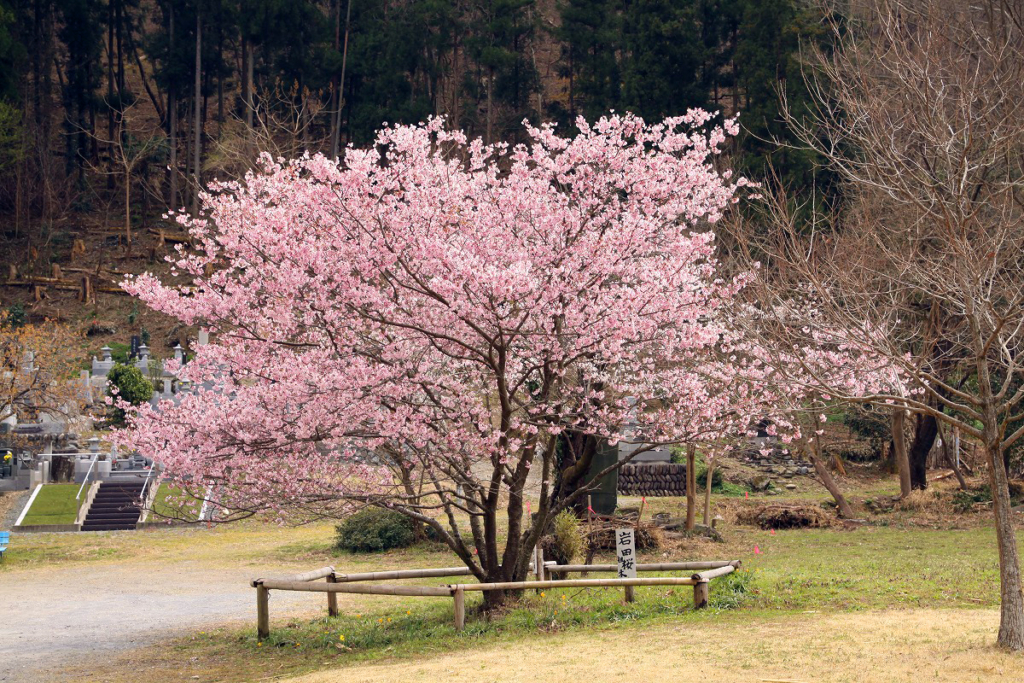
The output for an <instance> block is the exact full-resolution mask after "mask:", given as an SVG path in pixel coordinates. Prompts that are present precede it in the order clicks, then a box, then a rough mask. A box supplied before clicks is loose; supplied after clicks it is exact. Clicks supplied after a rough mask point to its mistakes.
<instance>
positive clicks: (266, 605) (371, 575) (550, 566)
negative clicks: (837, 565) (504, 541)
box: [251, 551, 740, 640]
mask: <svg viewBox="0 0 1024 683" xmlns="http://www.w3.org/2000/svg"><path fill="white" fill-rule="evenodd" d="M739 566H740V562H739V560H732V561H714V562H654V563H641V564H638V565H637V571H693V570H699V571H697V572H696V573H694V574H692V575H690V576H686V577H672V576H654V577H648V578H635V579H620V578H614V579H612V578H609V579H560V580H551V579H548V578H547V575H548V574H557V575H559V576H563V575H565V574H568V573H569V572H574V571H575V572H613V571H617V570H618V566H617V565H614V564H591V565H586V564H578V565H575V564H563V565H559V564H556V563H554V562H545V561H544V555H543V553H542V552H540V551H537V552H536V554H535V555H534V561H533V562H531V563H530V569H531V570H532V571H533V572H534V573H535V579H534V580H533V581H505V582H497V583H465V584H450V585H447V586H395V585H388V584H374V585H369V586H367V585H358V584H359V583H360V582H362V581H384V580H402V579H425V578H435V577H445V576H470V575H472V572H471V571H470V570H469V568H468V567H439V568H431V569H396V570H392V571H382V572H362V573H355V574H338V573H336V572H335V571H334V567H329V566H328V567H321V568H319V569H314V570H312V571H308V572H305V573H303V574H296V575H293V576H285V577H279V578H266V579H263V578H260V579H253V580H252V582H251V585H252V587H253V588H255V589H256V621H257V623H256V636H257V638H259V639H260V640H262V639H263V638H266V637H267V636H269V635H270V600H269V598H270V591H271V590H287V591H301V592H307V593H326V594H327V612H328V614H329V615H331V616H337V615H338V593H347V594H359V595H397V596H406V597H437V598H452V599H453V600H454V603H455V606H454V611H455V630H456V631H461V630H462V629H463V628H464V627H465V624H466V593H467V592H469V591H478V592H484V591H492V590H511V591H515V590H526V589H530V588H533V589H535V590H536V591H537V592H540V591H541V590H542V589H545V588H599V587H604V588H612V587H622V588H623V589H624V591H625V596H626V601H627V602H632V600H633V591H634V588H635V587H637V586H693V607H694V609H703V608H705V607H707V606H708V597H709V592H710V591H709V585H710V582H711V580H712V579H715V578H718V577H720V576H725V575H727V574H731V573H732V572H734V571H736V570H737V569H738V568H739ZM318 579H326V582H325V583H314V581H316V580H318Z"/></svg>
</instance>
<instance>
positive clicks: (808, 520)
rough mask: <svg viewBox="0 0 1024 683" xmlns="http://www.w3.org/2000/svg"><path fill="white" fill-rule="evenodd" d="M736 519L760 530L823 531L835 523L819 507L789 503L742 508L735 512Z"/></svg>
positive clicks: (830, 516)
mask: <svg viewBox="0 0 1024 683" xmlns="http://www.w3.org/2000/svg"><path fill="white" fill-rule="evenodd" d="M736 519H737V521H739V523H741V524H748V525H751V526H757V527H760V528H762V529H823V528H826V527H829V526H832V524H833V523H834V522H835V517H834V516H833V515H830V514H829V513H827V512H825V510H823V509H822V508H821V507H819V506H815V505H799V504H789V503H769V504H766V505H758V506H757V507H752V508H744V509H742V510H740V511H738V512H737V514H736Z"/></svg>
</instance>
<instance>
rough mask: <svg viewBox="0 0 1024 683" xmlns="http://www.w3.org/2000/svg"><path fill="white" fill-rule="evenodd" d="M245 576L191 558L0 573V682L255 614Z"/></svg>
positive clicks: (296, 605) (311, 609)
mask: <svg viewBox="0 0 1024 683" xmlns="http://www.w3.org/2000/svg"><path fill="white" fill-rule="evenodd" d="M126 533H130V532H126ZM251 578H252V576H251V575H250V573H249V572H247V571H245V570H243V571H238V572H231V571H225V570H222V569H221V570H211V569H209V568H207V567H203V566H200V565H199V563H195V562H189V561H183V562H177V563H173V565H166V564H155V563H146V562H139V561H132V562H125V563H104V564H102V565H99V566H84V567H83V566H78V567H75V568H74V569H60V568H57V569H55V568H43V569H37V570H22V571H9V572H3V573H0V681H3V682H4V683H7V682H9V681H18V682H21V681H54V680H60V679H61V677H62V676H61V672H62V669H63V667H65V666H69V665H73V664H75V665H80V664H82V663H84V662H86V661H88V659H89V658H96V657H102V656H103V655H104V654H108V653H113V652H118V651H124V650H128V649H132V648H136V647H140V646H142V645H147V644H150V643H153V642H156V641H158V640H159V639H161V638H167V637H171V636H177V635H181V634H182V633H187V632H194V631H196V630H199V629H201V628H203V627H204V626H212V625H215V624H217V625H219V624H224V623H227V622H239V621H253V620H255V612H256V607H255V593H254V591H253V589H252V588H250V587H249V583H248V582H249V581H250V580H251ZM192 579H195V580H192ZM272 600H273V602H272V609H274V610H275V612H274V616H275V617H277V616H278V615H280V617H282V618H283V617H285V616H300V615H304V614H307V613H309V614H315V613H317V611H318V610H320V609H322V605H321V604H320V601H319V600H317V599H316V597H313V596H311V595H309V594H305V593H286V592H283V591H279V592H275V593H273V594H272ZM282 607H286V609H283V610H282Z"/></svg>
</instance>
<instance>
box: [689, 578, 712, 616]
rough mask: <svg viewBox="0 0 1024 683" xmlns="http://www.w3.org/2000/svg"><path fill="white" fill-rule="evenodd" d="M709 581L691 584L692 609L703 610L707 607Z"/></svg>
mask: <svg viewBox="0 0 1024 683" xmlns="http://www.w3.org/2000/svg"><path fill="white" fill-rule="evenodd" d="M709 585H710V582H709V581H698V582H697V583H695V584H693V608H694V609H704V608H706V607H707V606H708V593H709V591H708V586H709Z"/></svg>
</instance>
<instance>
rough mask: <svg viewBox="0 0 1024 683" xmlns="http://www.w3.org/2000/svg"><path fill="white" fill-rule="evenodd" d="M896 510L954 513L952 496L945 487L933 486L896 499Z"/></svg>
mask: <svg viewBox="0 0 1024 683" xmlns="http://www.w3.org/2000/svg"><path fill="white" fill-rule="evenodd" d="M893 509H894V510H902V511H904V512H931V513H940V514H941V513H946V514H952V512H953V510H952V507H951V496H950V495H949V494H948V492H947V491H946V490H944V489H940V488H938V487H936V486H934V485H933V486H931V487H930V488H927V489H925V490H923V491H920V490H917V491H911V492H910V494H909V495H907V496H906V497H904V498H901V499H899V500H898V501H896V505H895V506H894V507H893Z"/></svg>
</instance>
